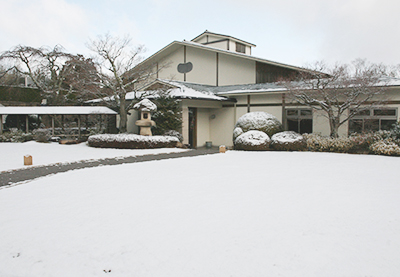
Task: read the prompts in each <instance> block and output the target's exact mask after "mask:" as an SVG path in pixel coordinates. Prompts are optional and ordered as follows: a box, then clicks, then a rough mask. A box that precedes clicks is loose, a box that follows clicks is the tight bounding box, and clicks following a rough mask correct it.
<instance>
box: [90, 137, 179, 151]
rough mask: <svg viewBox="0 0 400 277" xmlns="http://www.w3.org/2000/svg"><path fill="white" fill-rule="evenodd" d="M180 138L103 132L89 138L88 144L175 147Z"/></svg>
mask: <svg viewBox="0 0 400 277" xmlns="http://www.w3.org/2000/svg"><path fill="white" fill-rule="evenodd" d="M178 142H179V139H178V138H176V137H171V136H141V135H135V134H116V135H113V134H102V135H94V136H90V137H89V138H88V144H89V146H92V147H100V148H122V149H149V148H174V147H176V146H177V144H178Z"/></svg>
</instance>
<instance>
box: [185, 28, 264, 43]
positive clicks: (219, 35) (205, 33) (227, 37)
mask: <svg viewBox="0 0 400 277" xmlns="http://www.w3.org/2000/svg"><path fill="white" fill-rule="evenodd" d="M207 35H213V36H216V37H220V38H222V39H223V38H226V39H230V40H233V41H237V42H240V43H243V44H246V45H248V46H253V47H256V45H255V44H253V43H250V42H247V41H244V40H241V39H238V38H235V37H232V36H227V35H222V34H217V33H213V32H209V31H208V30H205V31H204V32H203V33H202V34H200V35H198V36H197V37H195V38H194V39H192V40H191V41H193V42H195V41H196V40H198V39H199V38H201V37H203V36H207Z"/></svg>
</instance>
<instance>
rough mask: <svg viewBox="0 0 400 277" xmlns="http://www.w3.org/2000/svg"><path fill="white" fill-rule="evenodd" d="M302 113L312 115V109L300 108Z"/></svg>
mask: <svg viewBox="0 0 400 277" xmlns="http://www.w3.org/2000/svg"><path fill="white" fill-rule="evenodd" d="M300 115H312V111H311V110H300Z"/></svg>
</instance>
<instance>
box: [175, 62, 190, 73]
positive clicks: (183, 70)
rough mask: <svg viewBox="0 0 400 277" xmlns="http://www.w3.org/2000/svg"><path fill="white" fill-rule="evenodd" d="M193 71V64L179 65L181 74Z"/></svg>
mask: <svg viewBox="0 0 400 277" xmlns="http://www.w3.org/2000/svg"><path fill="white" fill-rule="evenodd" d="M192 69H193V64H192V63H191V62H188V63H180V64H178V72H179V73H188V72H190V71H192Z"/></svg>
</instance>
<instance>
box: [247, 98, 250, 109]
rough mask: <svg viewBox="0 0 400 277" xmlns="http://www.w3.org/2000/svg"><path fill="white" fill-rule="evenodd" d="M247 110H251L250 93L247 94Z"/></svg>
mask: <svg viewBox="0 0 400 277" xmlns="http://www.w3.org/2000/svg"><path fill="white" fill-rule="evenodd" d="M247 112H248V113H249V112H250V95H247Z"/></svg>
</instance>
